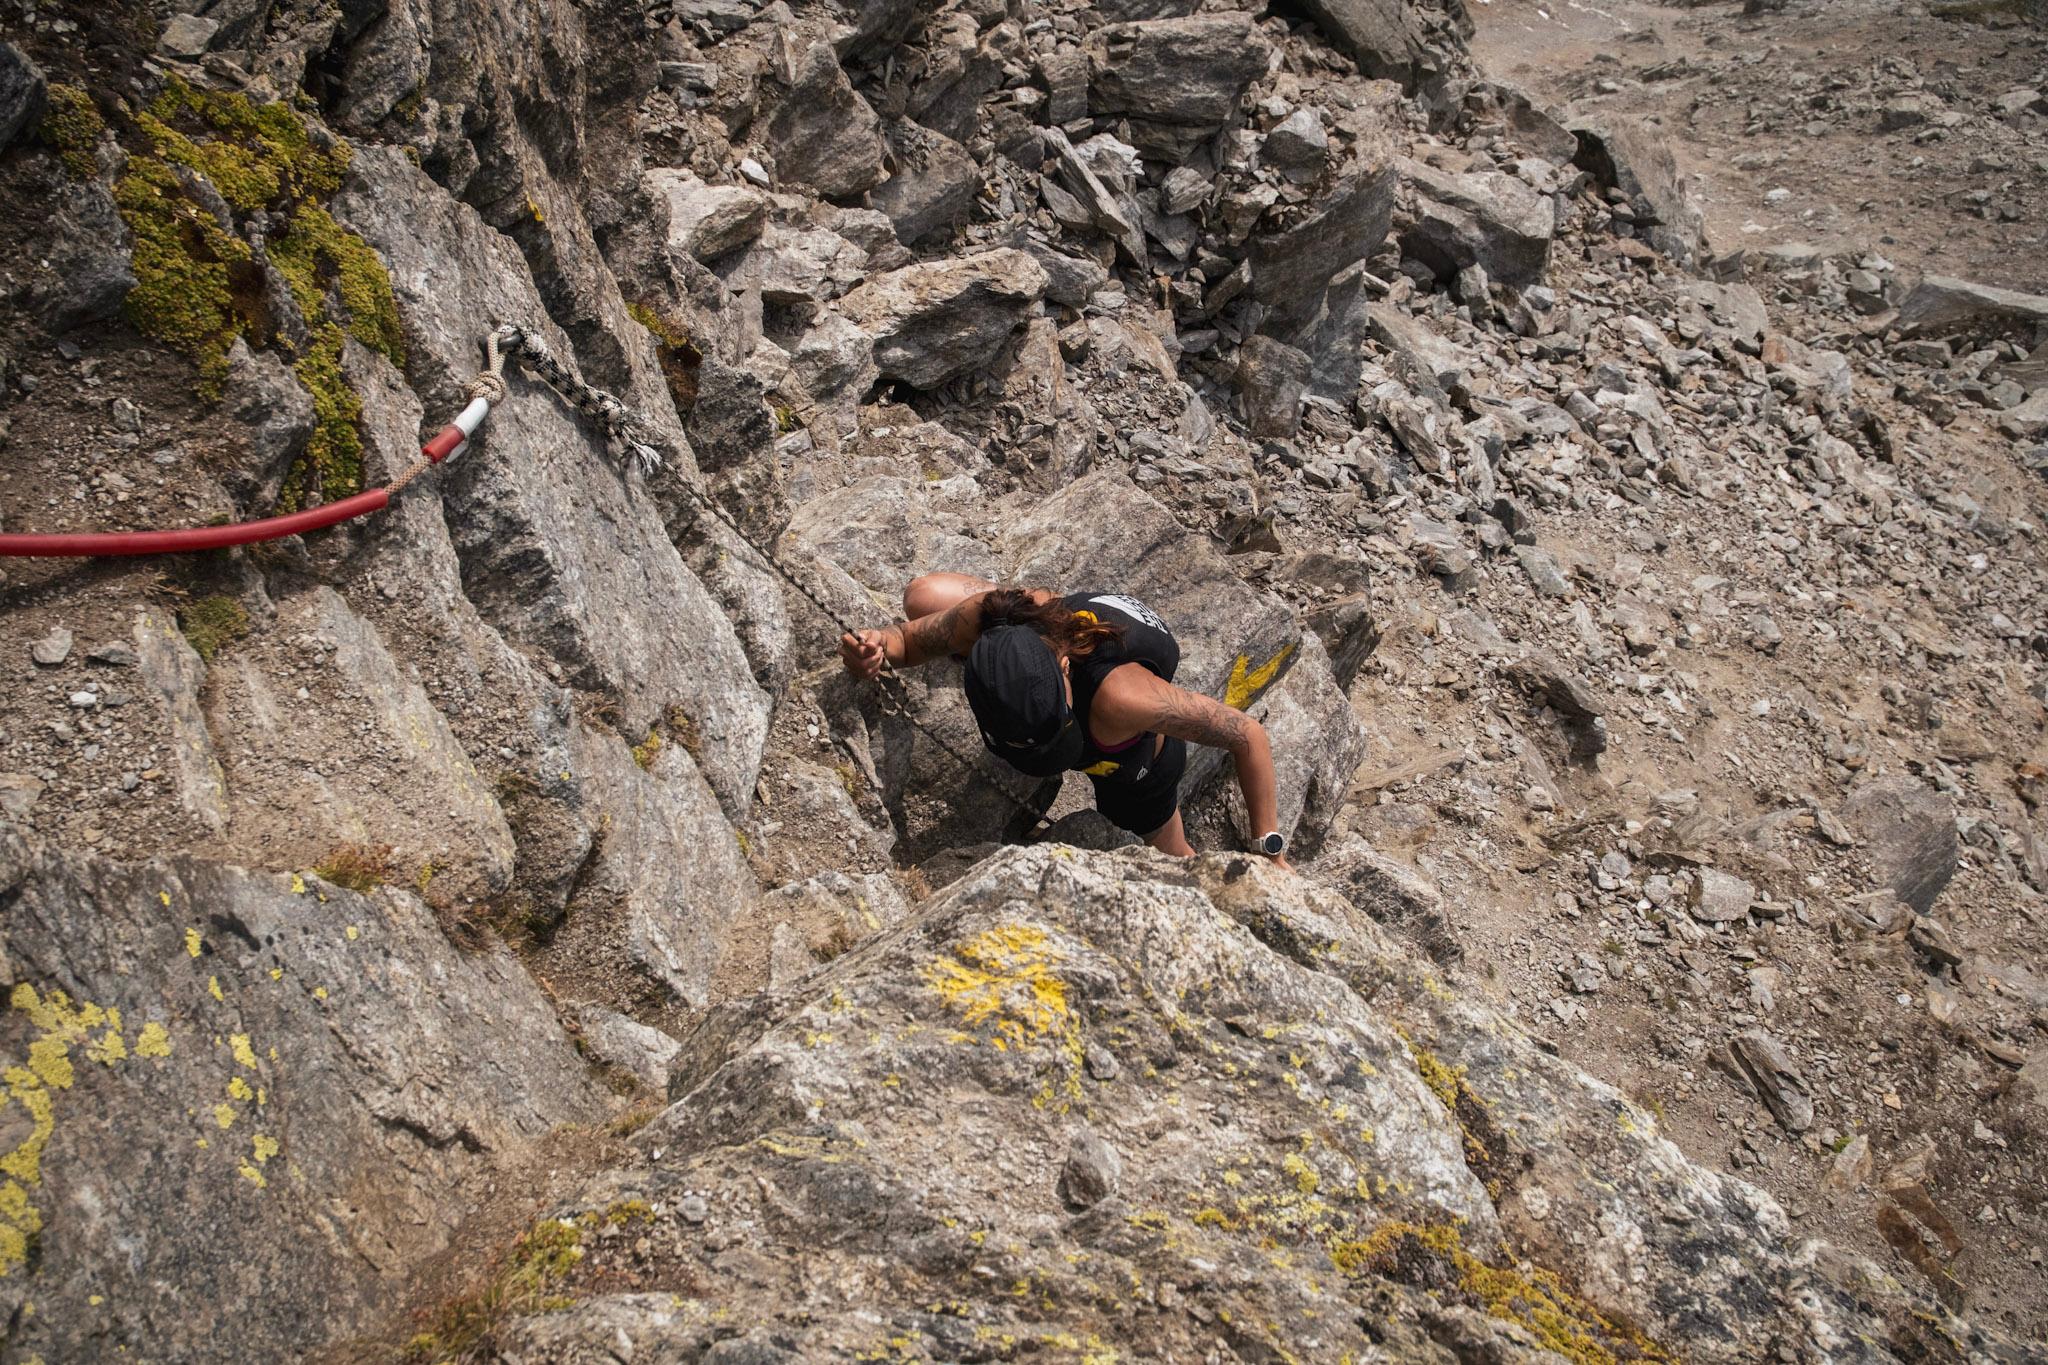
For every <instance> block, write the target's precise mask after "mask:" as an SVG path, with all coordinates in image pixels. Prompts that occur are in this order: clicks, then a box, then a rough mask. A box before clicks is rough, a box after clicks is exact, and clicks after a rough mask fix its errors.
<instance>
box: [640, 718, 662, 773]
mask: <svg viewBox="0 0 2048 1365" xmlns="http://www.w3.org/2000/svg"><path fill="white" fill-rule="evenodd" d="M663 743H664V742H663V740H662V738H661V731H660V730H659V729H657V728H656V727H654V726H652V725H650V726H648V727H647V738H646V739H644V740H642V741H640V743H638V744H636V745H634V746H633V761H634V762H635V763H637V764H639V765H640V766H641V767H642V768H652V767H653V766H654V760H655V759H657V758H659V757H661V751H662V748H663Z"/></svg>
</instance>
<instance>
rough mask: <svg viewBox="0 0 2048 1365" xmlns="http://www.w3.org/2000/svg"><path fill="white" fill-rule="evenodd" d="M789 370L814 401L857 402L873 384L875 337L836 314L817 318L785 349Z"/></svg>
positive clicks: (826, 314)
mask: <svg viewBox="0 0 2048 1365" xmlns="http://www.w3.org/2000/svg"><path fill="white" fill-rule="evenodd" d="M789 368H790V373H791V374H792V375H794V376H795V378H796V380H797V382H798V383H800V384H802V385H803V386H804V392H806V393H807V394H809V395H810V397H811V400H812V401H813V402H815V403H820V404H825V405H832V404H836V403H847V404H858V403H860V402H862V401H864V400H865V399H866V398H867V395H868V390H870V389H872V388H873V387H874V386H875V380H876V379H878V378H879V377H880V374H881V372H880V370H879V369H878V368H877V367H876V365H875V339H874V338H873V337H871V336H869V335H868V334H867V333H866V332H863V331H862V330H861V329H860V328H859V327H858V326H856V325H855V324H854V323H853V322H851V321H849V320H848V319H846V318H844V317H841V316H840V315H839V314H837V313H829V312H828V313H820V314H819V315H818V320H817V322H816V323H815V324H813V325H812V326H811V327H810V328H809V329H808V330H806V331H805V332H804V334H803V335H802V336H801V337H798V338H797V340H796V341H795V342H794V343H793V344H792V345H791V346H790V348H789Z"/></svg>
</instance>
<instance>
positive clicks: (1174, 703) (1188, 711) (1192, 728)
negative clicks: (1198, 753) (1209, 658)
mask: <svg viewBox="0 0 2048 1365" xmlns="http://www.w3.org/2000/svg"><path fill="white" fill-rule="evenodd" d="M1155 723H1156V724H1157V726H1158V728H1159V729H1160V730H1161V731H1163V732H1164V733H1166V734H1169V735H1174V736H1177V737H1178V738H1180V739H1185V740H1187V741H1189V742H1190V743H1194V744H1208V745H1211V746H1213V747H1215V748H1218V749H1235V748H1236V747H1237V746H1238V745H1239V744H1241V743H1243V742H1244V740H1245V737H1246V736H1247V735H1249V734H1250V733H1251V721H1250V719H1249V718H1248V717H1247V716H1246V715H1245V714H1244V712H1242V711H1233V710H1231V709H1230V708H1229V707H1228V706H1225V705H1223V703H1221V702H1219V701H1216V700H1215V699H1214V698H1211V697H1204V696H1202V695H1200V694H1199V693H1195V692H1189V691H1187V690H1186V689H1184V688H1179V687H1175V686H1173V685H1172V684H1170V683H1169V684H1168V685H1167V686H1166V688H1165V689H1164V691H1163V693H1162V695H1161V696H1160V699H1159V717H1158V720H1157V721H1156V722H1155Z"/></svg>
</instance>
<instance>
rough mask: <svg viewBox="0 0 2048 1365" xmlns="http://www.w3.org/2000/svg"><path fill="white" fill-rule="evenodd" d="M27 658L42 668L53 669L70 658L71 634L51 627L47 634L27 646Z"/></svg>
mask: <svg viewBox="0 0 2048 1365" xmlns="http://www.w3.org/2000/svg"><path fill="white" fill-rule="evenodd" d="M28 652H29V657H30V658H32V659H34V660H35V661H36V662H37V663H38V664H40V665H42V666H43V667H44V668H55V667H57V666H58V665H59V664H61V663H63V662H64V661H65V660H66V659H68V658H70V657H71V632H70V631H68V630H66V629H65V628H64V627H63V626H51V627H50V630H49V633H48V634H47V635H45V636H43V638H42V639H40V640H38V641H36V642H35V643H34V644H32V645H30V646H29V651H28Z"/></svg>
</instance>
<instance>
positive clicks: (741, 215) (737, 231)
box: [642, 169, 768, 262]
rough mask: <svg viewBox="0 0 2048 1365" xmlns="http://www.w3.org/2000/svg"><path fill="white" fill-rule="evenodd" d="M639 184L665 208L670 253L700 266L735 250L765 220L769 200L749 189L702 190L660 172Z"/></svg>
mask: <svg viewBox="0 0 2048 1365" xmlns="http://www.w3.org/2000/svg"><path fill="white" fill-rule="evenodd" d="M642 183H643V184H644V185H645V186H646V190H647V193H648V195H649V197H651V198H653V199H656V200H658V201H661V202H664V203H666V204H667V205H668V245H669V249H670V250H671V251H675V252H679V253H680V254H682V255H684V256H689V257H694V258H695V259H697V260H699V261H707V262H708V261H715V260H717V259H718V258H719V257H720V256H723V255H725V254H726V253H727V252H730V251H737V250H738V249H739V248H741V247H743V246H745V245H746V244H747V243H749V242H751V241H753V240H754V239H755V238H757V237H759V236H760V235H761V225H762V224H763V223H765V222H767V221H768V196H767V195H765V194H763V193H761V191H759V190H757V189H755V188H753V187H752V186H750V185H707V184H705V183H704V182H703V181H702V180H699V179H698V178H697V177H696V176H694V175H692V174H690V173H689V172H688V171H676V170H662V169H657V170H651V171H649V172H648V173H647V174H646V176H645V177H644V178H643V182H642Z"/></svg>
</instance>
